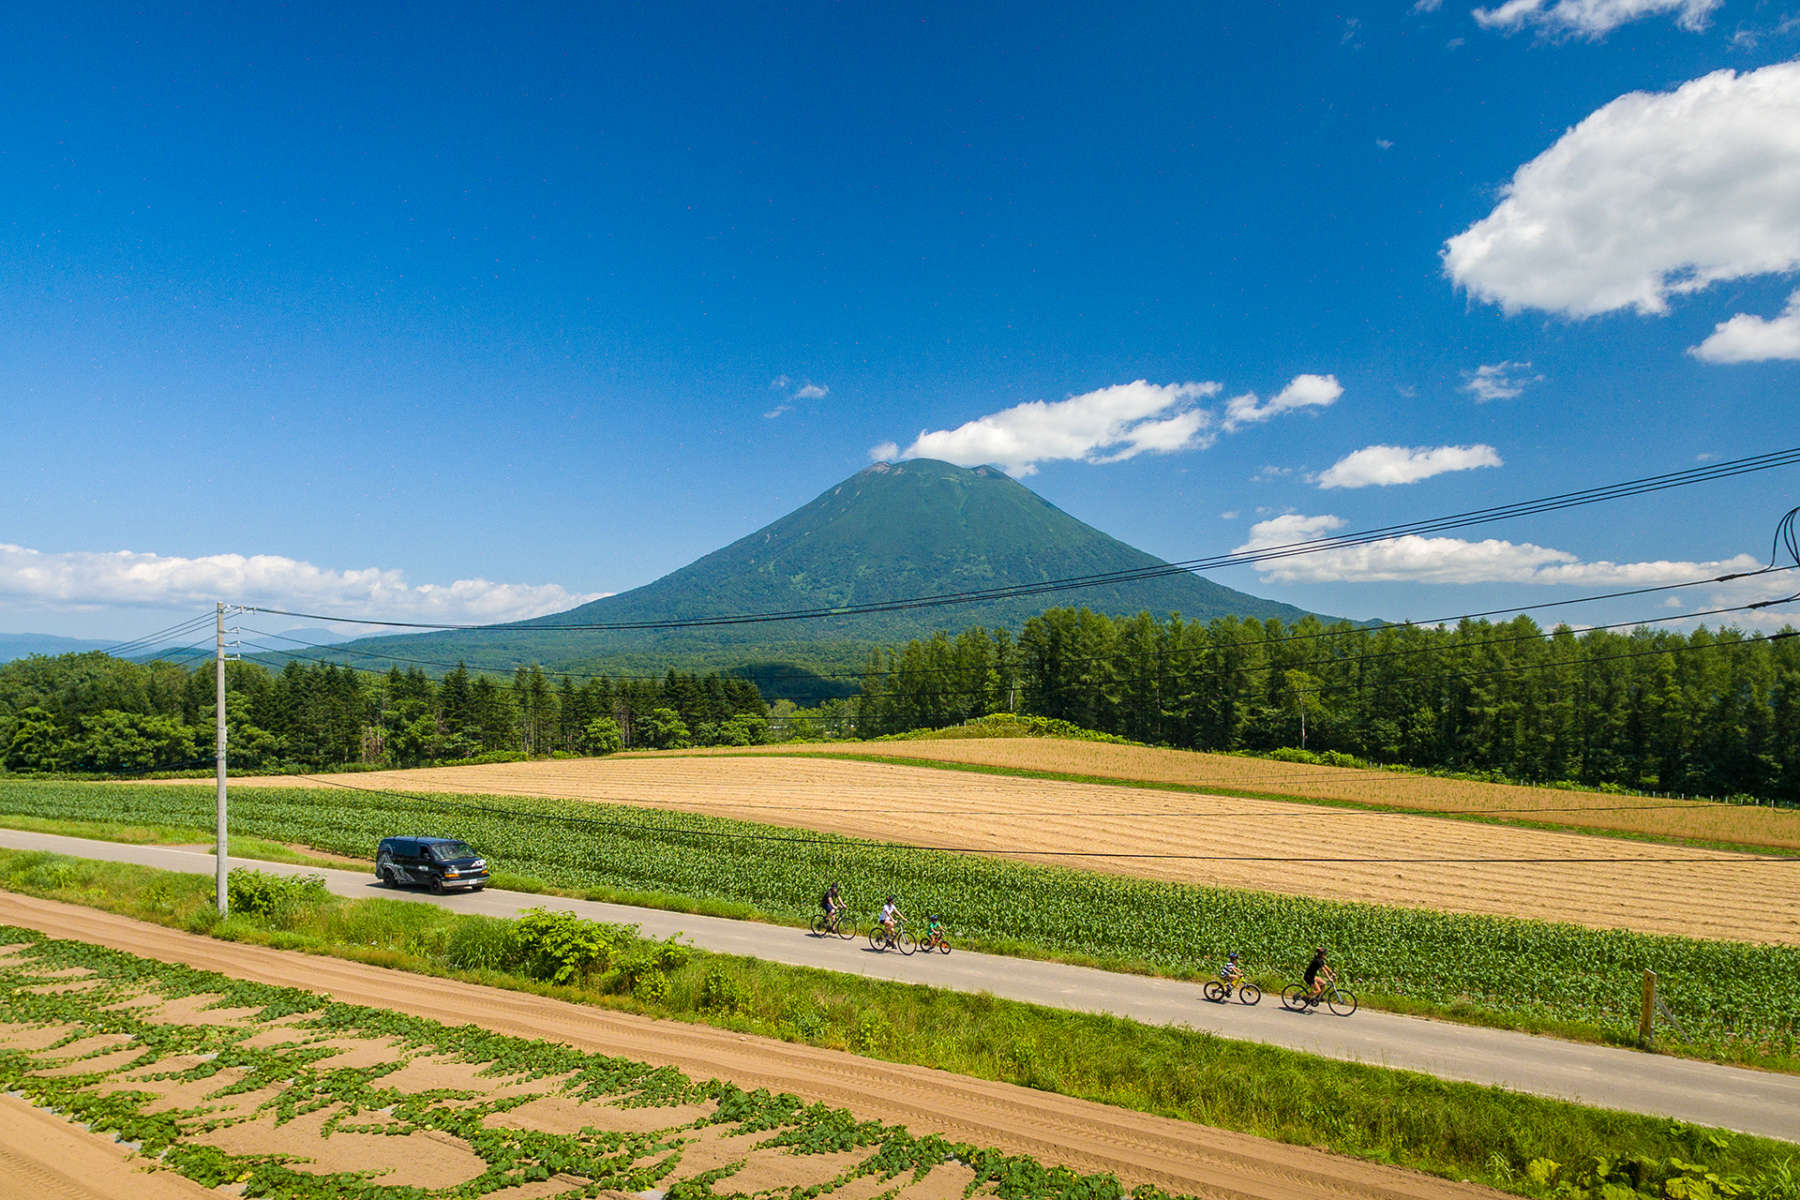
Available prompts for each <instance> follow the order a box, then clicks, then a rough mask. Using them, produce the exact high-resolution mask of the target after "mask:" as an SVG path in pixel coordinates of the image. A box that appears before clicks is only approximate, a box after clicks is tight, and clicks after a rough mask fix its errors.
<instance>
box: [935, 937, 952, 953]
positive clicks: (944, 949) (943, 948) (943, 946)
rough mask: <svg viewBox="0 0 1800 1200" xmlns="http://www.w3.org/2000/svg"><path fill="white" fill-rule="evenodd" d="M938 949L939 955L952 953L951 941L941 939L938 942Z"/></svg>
mask: <svg viewBox="0 0 1800 1200" xmlns="http://www.w3.org/2000/svg"><path fill="white" fill-rule="evenodd" d="M937 947H938V953H939V954H948V953H950V939H949V938H946V937H940V938H939V939H938V940H937Z"/></svg>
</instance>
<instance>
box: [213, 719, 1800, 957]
mask: <svg viewBox="0 0 1800 1200" xmlns="http://www.w3.org/2000/svg"><path fill="white" fill-rule="evenodd" d="M1011 744H1012V743H1008V745H1011ZM899 745H900V746H906V745H917V744H916V743H900V744H899ZM884 748H885V747H884ZM1084 748H1085V746H1084V745H1078V746H1077V747H1076V752H1077V753H1079V750H1080V749H1084ZM1094 748H1095V749H1097V750H1112V749H1125V748H1122V747H1110V746H1098V747H1094ZM1035 761H1039V762H1042V761H1044V760H1043V759H1042V758H1040V759H1037V760H1035ZM1227 761H1242V760H1227ZM1246 765H1249V766H1258V765H1264V764H1254V763H1250V764H1246ZM1040 769H1042V768H1040ZM1399 778H1401V779H1405V778H1406V777H1399ZM1424 782H1431V783H1440V782H1441V781H1434V780H1426V781H1424ZM332 784H338V785H342V786H347V787H351V788H373V789H393V790H397V791H405V792H415V793H441V794H481V795H490V796H495V795H517V796H548V797H560V798H566V799H574V800H582V801H589V802H603V803H608V804H622V805H633V806H639V807H647V808H654V809H663V810H671V811H680V812H695V813H705V814H707V815H709V816H714V817H725V818H733V819H746V820H755V821H760V822H765V823H767V824H770V825H778V826H787V827H790V828H799V829H812V830H821V831H825V832H830V833H841V834H847V835H852V836H857V837H864V838H874V839H878V840H887V841H895V842H902V843H906V844H909V845H916V846H925V847H938V848H954V849H962V850H968V851H971V852H974V853H979V854H984V855H993V856H997V857H1004V858H1013V859H1019V860H1023V861H1027V862H1039V863H1045V864H1049V865H1056V866H1062V867H1072V868H1081V869H1088V870H1096V871H1103V872H1108V873H1113V874H1121V875H1130V876H1134V877H1138V878H1144V879H1152V880H1159V881H1166V882H1173V883H1191V884H1202V885H1206V884H1212V885H1222V886H1228V887H1233V888H1245V889H1251V890H1256V891H1267V892H1276V893H1285V894H1289V895H1298V896H1312V897H1320V898H1324V899H1332V900H1349V901H1361V902H1366V903H1376V904H1388V905H1400V906H1405V907H1410V908H1429V909H1438V910H1442V911H1446V912H1460V913H1477V914H1489V915H1498V916H1511V917H1527V918H1535V919H1540V920H1548V921H1559V922H1568V923H1573V924H1579V925H1586V926H1589V927H1592V928H1600V929H1629V930H1636V931H1639V932H1645V933H1663V934H1679V935H1684V936H1687V937H1697V938H1711V939H1729V940H1734V941H1746V942H1762V943H1774V944H1781V945H1789V946H1794V945H1800V890H1796V889H1795V888H1794V887H1793V886H1792V882H1793V880H1794V877H1795V872H1796V870H1800V862H1796V861H1790V860H1787V859H1774V860H1772V859H1770V858H1768V857H1764V856H1757V855H1749V854H1734V853H1725V852H1721V851H1717V850H1708V849H1693V848H1687V847H1681V846H1667V845H1658V844H1653V843H1646V842H1635V841H1627V840H1623V839H1618V838H1601V837H1594V836H1591V835H1583V834H1580V833H1576V832H1563V831H1554V830H1542V829H1531V828H1520V827H1516V826H1500V825H1489V824H1482V823H1477V822H1472V821H1464V820H1450V819H1442V818H1437V817H1428V816H1419V815H1415V814H1411V813H1394V812H1381V811H1372V810H1367V809H1354V808H1335V807H1327V806H1323V805H1310V804H1294V803H1291V802H1285V801H1280V800H1262V799H1246V798H1233V797H1223V796H1208V795H1200V794H1194V793H1189V792H1179V791H1169V790H1156V789H1146V788H1135V787H1129V788H1128V787H1119V786H1113V785H1108V784H1098V783H1077V782H1068V781H1061V780H1044V779H1030V778H1019V777H1014V776H1007V775H994V774H975V773H962V772H948V771H942V770H934V769H931V768H928V767H922V766H921V767H912V766H905V765H894V764H886V763H867V762H846V761H842V760H838V759H830V758H820V757H817V756H808V755H803V754H800V755H777V756H762V755H758V756H749V757H746V756H742V755H739V756H720V755H691V754H685V755H684V754H674V755H650V756H634V757H615V758H602V759H574V760H555V761H539V762H527V763H495V764H487V765H480V766H467V767H440V768H423V769H418V770H409V771H378V772H369V773H362V774H354V775H344V776H336V777H331V776H321V777H308V776H268V777H258V778H246V779H243V780H239V781H236V782H235V783H234V784H233V787H234V788H241V789H249V788H268V787H277V788H289V787H327V786H331V785H332ZM1549 794H1550V795H1555V796H1558V797H1561V798H1564V799H1565V800H1573V801H1577V802H1578V801H1579V800H1580V798H1581V797H1580V795H1579V794H1576V793H1560V792H1558V793H1549ZM1601 799H1606V800H1612V799H1614V798H1613V797H1603V798H1601ZM1764 815H1765V817H1766V816H1768V815H1769V814H1767V813H1765V814H1764ZM1775 815H1777V816H1781V817H1784V818H1785V817H1787V814H1775ZM1107 855H1111V856H1113V857H1105V856H1107ZM1396 859H1402V860H1406V861H1400V862H1396V861H1392V860H1396ZM1226 860H1235V861H1226ZM1244 860H1256V861H1244ZM1295 860H1301V861H1295ZM1304 860H1312V861H1304ZM1321 860H1327V861H1321ZM1484 860H1485V861H1484Z"/></svg>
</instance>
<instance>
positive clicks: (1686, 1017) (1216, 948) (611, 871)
mask: <svg viewBox="0 0 1800 1200" xmlns="http://www.w3.org/2000/svg"><path fill="white" fill-rule="evenodd" d="M212 806H213V795H212V791H211V789H210V788H206V787H187V786H156V787H148V786H136V785H129V784H87V783H66V782H41V783H40V782H27V781H5V782H0V814H13V815H18V816H32V817H39V818H50V819H77V820H106V821H119V822H132V823H141V824H161V825H177V826H187V827H192V828H207V827H209V826H210V824H211V819H212ZM231 811H232V828H233V831H234V832H235V833H242V834H246V835H252V836H256V837H261V838H269V839H273V840H276V841H283V842H292V843H301V844H305V845H308V846H313V847H316V848H318V849H320V850H325V851H331V852H335V853H340V854H349V855H358V856H363V857H371V856H372V855H373V853H374V849H375V844H376V841H377V840H378V839H379V838H381V837H382V836H384V835H388V834H404V833H433V834H443V835H446V836H454V837H460V838H464V839H466V840H468V841H470V842H471V843H473V844H474V845H476V846H477V847H479V848H480V849H481V850H482V851H483V852H484V853H486V854H488V855H489V856H491V857H492V858H494V859H495V860H496V861H497V866H498V867H499V869H500V870H502V871H504V872H505V873H507V874H511V875H517V876H526V877H530V878H533V879H537V880H541V881H542V882H544V883H546V884H550V885H552V886H556V887H562V888H570V889H593V890H596V891H600V892H605V893H607V894H610V895H614V896H617V895H619V894H622V893H625V894H629V893H644V894H650V895H660V896H664V897H668V896H674V897H683V898H686V899H687V900H689V901H695V902H706V901H728V902H735V903H738V904H742V905H746V906H749V907H750V908H753V909H754V910H756V911H758V912H761V913H765V914H768V915H769V916H771V917H774V918H776V919H780V920H800V919H804V918H805V917H806V916H807V915H808V914H810V912H811V911H812V910H813V907H814V904H815V900H816V896H817V894H818V892H819V890H820V889H821V888H822V887H823V886H824V883H825V882H826V881H827V880H830V879H836V880H839V881H840V882H841V883H842V884H843V886H844V889H845V893H846V895H847V897H848V898H849V899H850V902H851V904H852V906H853V909H854V910H856V911H857V912H858V913H859V915H861V916H862V917H864V918H866V917H867V916H868V915H869V913H870V912H872V910H873V909H874V908H875V907H876V906H877V905H878V904H879V902H880V900H881V899H882V897H883V896H884V895H885V894H887V893H889V892H893V893H896V894H898V895H899V896H900V898H901V901H902V904H903V906H904V907H905V908H906V909H907V910H908V911H909V912H912V913H916V914H919V913H923V912H925V911H927V910H936V911H939V912H941V913H943V914H944V916H945V919H946V923H947V924H948V926H949V928H950V929H951V931H952V933H953V935H956V936H959V937H961V938H963V939H972V940H974V941H976V942H980V943H985V944H988V945H998V946H1011V947H1014V948H1018V949H1021V950H1024V951H1027V952H1037V953H1046V954H1053V955H1069V956H1076V957H1086V958H1092V959H1096V960H1100V961H1104V962H1110V963H1125V964H1134V965H1137V966H1139V967H1141V968H1143V969H1147V970H1154V971H1158V972H1162V973H1171V974H1188V973H1197V972H1202V971H1206V970H1209V969H1211V968H1212V967H1213V966H1214V965H1216V964H1217V962H1218V961H1219V960H1220V959H1221V958H1222V957H1223V956H1224V954H1225V953H1226V952H1227V951H1230V950H1237V951H1239V952H1241V953H1242V954H1243V955H1244V956H1245V957H1246V959H1247V961H1248V962H1249V964H1250V968H1251V971H1252V973H1253V974H1254V975H1257V976H1260V977H1261V978H1263V979H1264V980H1265V981H1268V982H1270V983H1275V984H1279V983H1280V982H1281V981H1282V980H1283V979H1284V978H1289V977H1292V976H1293V975H1294V974H1297V972H1298V970H1299V968H1300V966H1301V965H1302V963H1304V961H1305V959H1306V957H1307V956H1308V954H1309V953H1310V950H1311V948H1312V946H1313V945H1315V944H1323V945H1327V946H1330V947H1331V948H1332V950H1333V953H1334V961H1335V962H1337V963H1338V965H1339V968H1340V971H1341V972H1342V973H1343V975H1344V976H1345V978H1346V980H1347V982H1348V983H1349V984H1350V985H1351V986H1352V987H1354V988H1355V989H1356V990H1358V991H1359V992H1361V993H1363V994H1364V996H1365V999H1383V998H1386V1001H1387V1002H1389V1003H1393V1004H1401V1005H1404V1004H1405V1003H1407V1002H1411V1003H1416V1004H1419V1005H1422V1006H1429V1007H1434V1008H1436V1009H1438V1010H1442V1011H1450V1012H1457V1013H1462V1014H1465V1015H1469V1016H1471V1017H1474V1018H1476V1019H1483V1020H1491V1021H1495V1022H1497V1023H1508V1024H1524V1025H1527V1026H1531V1025H1534V1024H1535V1025H1541V1026H1554V1025H1556V1024H1557V1023H1568V1024H1570V1025H1574V1026H1584V1027H1587V1028H1589V1029H1591V1030H1596V1031H1598V1032H1599V1033H1600V1035H1601V1036H1605V1037H1610V1038H1613V1039H1616V1040H1620V1041H1624V1040H1628V1039H1629V1038H1630V1037H1631V1036H1632V1035H1633V1034H1634V1033H1635V1030H1636V1021H1637V1007H1638V995H1639V980H1640V978H1641V973H1642V971H1643V970H1644V969H1645V968H1650V969H1654V970H1655V971H1657V972H1658V974H1659V976H1660V977H1661V981H1662V983H1661V987H1662V993H1663V996H1664V998H1665V1000H1666V1001H1667V1003H1668V1004H1669V1006H1670V1008H1671V1009H1672V1011H1673V1012H1674V1013H1675V1015H1676V1018H1677V1020H1678V1021H1679V1023H1680V1024H1679V1030H1678V1031H1677V1030H1673V1029H1672V1030H1670V1031H1669V1034H1670V1036H1672V1037H1678V1038H1680V1039H1682V1041H1683V1042H1684V1043H1685V1045H1686V1047H1687V1048H1688V1049H1689V1051H1690V1052H1693V1053H1697V1054H1702V1055H1706V1056H1713V1057H1725V1058H1740V1059H1742V1058H1748V1059H1764V1060H1777V1061H1780V1060H1790V1061H1791V1060H1792V1059H1793V1058H1794V1057H1795V1056H1796V1054H1797V1053H1800V988H1796V987H1795V986H1794V981H1795V980H1796V979H1800V949H1796V948H1793V947H1772V946H1756V945H1749V944H1743V943H1735V942H1717V941H1700V940H1696V939H1689V938H1679V937H1659V936H1653V935H1646V934H1638V933H1630V932H1624V931H1603V930H1593V929H1587V928H1583V927H1579V926H1572V925H1554V924H1548V923H1543V922H1533V921H1521V920H1511V919H1506V918H1498V917H1481V916H1468V915H1460V914H1447V913H1440V912H1434V911H1430V910H1420V909H1402V908H1387V907H1382V906H1378V905H1369V904H1347V903H1333V902H1328V901H1320V900H1313V899H1308V898H1304V897H1295V896H1281V895H1273V894H1267V893H1258V892H1248V891H1238V890H1230V889H1224V888H1208V887H1195V886H1191V885H1183V884H1171V883H1161V882H1156V881H1147V880H1138V879H1130V878H1126V877H1121V876H1112V875H1101V874H1094V873H1089V872H1083V871H1077V870H1066V869H1057V868H1048V867H1040V866H1032V865H1028V864H1022V863H1017V862H1010V861H1006V860H1001V859H991V858H984V857H980V856H975V855H959V854H952V853H945V852H942V851H930V850H920V849H915V848H911V847H900V846H893V845H885V844H880V843H873V842H862V841H856V840H853V839H849V838H842V837H836V836H833V835H829V834H817V833H803V832H796V831H794V830H791V829H782V828H778V827H775V826H766V825H758V824H754V823H750V822H741V821H725V820H719V819H716V818H708V817H703V816H697V815H692V814H682V813H673V812H667V811H657V810H645V809H637V808H628V807H622V806H610V805H602V804H593V803H571V802H566V801H554V800H533V799H526V798H521V797H446V796H429V797H428V796H405V795H399V794H395V793H388V792H377V791H360V790H359V791H317V790H299V789H294V790H281V789H269V790H249V789H246V790H243V791H240V792H237V793H235V794H234V795H233V797H232V809H231ZM770 936H772V937H775V936H787V935H785V934H781V933H776V932H774V931H771V935H770ZM1678 1044H1681V1043H1678Z"/></svg>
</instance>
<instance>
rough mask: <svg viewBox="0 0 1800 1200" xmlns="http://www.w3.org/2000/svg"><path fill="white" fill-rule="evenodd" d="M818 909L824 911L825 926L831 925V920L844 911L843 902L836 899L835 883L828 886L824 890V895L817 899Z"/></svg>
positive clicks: (836, 887) (836, 889)
mask: <svg viewBox="0 0 1800 1200" xmlns="http://www.w3.org/2000/svg"><path fill="white" fill-rule="evenodd" d="M819 907H820V908H821V909H822V910H824V913H825V923H826V924H827V925H829V924H831V922H832V920H833V919H834V918H836V916H837V915H838V914H839V913H841V912H843V911H844V902H843V901H842V900H840V899H838V885H837V884H836V883H835V882H834V883H831V884H829V885H828V886H827V887H826V888H825V892H824V894H823V895H821V896H820V897H819Z"/></svg>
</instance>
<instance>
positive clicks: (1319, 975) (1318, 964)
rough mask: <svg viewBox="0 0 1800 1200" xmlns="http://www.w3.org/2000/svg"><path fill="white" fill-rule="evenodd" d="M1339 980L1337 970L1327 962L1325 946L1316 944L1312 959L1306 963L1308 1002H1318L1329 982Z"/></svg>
mask: <svg viewBox="0 0 1800 1200" xmlns="http://www.w3.org/2000/svg"><path fill="white" fill-rule="evenodd" d="M1336 982H1337V972H1336V971H1333V970H1332V969H1331V967H1330V966H1329V965H1328V964H1327V963H1326V962H1325V947H1323V946H1314V947H1313V956H1312V961H1311V962H1309V963H1307V964H1306V1002H1307V1003H1308V1004H1317V1003H1318V1002H1319V994H1320V993H1321V992H1323V991H1324V990H1325V985H1326V984H1327V983H1336Z"/></svg>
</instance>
